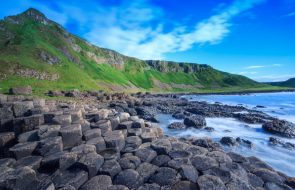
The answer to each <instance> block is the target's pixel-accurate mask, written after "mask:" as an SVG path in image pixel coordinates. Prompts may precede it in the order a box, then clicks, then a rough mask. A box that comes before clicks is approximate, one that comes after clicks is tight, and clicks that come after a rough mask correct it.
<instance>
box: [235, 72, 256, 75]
mask: <svg viewBox="0 0 295 190" xmlns="http://www.w3.org/2000/svg"><path fill="white" fill-rule="evenodd" d="M239 74H240V75H255V74H257V72H256V71H243V72H240V73H239Z"/></svg>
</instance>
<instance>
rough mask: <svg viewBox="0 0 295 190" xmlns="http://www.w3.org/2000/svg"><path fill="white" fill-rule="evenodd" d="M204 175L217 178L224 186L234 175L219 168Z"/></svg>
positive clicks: (213, 168) (212, 169) (207, 171)
mask: <svg viewBox="0 0 295 190" xmlns="http://www.w3.org/2000/svg"><path fill="white" fill-rule="evenodd" d="M203 174H207V175H213V176H217V177H219V178H220V179H221V181H223V183H224V184H226V183H228V182H229V181H230V180H231V178H232V173H231V172H230V171H228V170H224V169H221V168H219V167H217V166H215V167H212V168H210V169H209V170H205V171H203Z"/></svg>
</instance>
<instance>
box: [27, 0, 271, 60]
mask: <svg viewBox="0 0 295 190" xmlns="http://www.w3.org/2000/svg"><path fill="white" fill-rule="evenodd" d="M27 1H30V2H31V4H33V5H34V7H36V8H38V9H40V10H41V11H42V12H44V13H45V14H46V15H47V16H49V18H51V19H53V20H55V21H57V22H59V23H61V24H62V25H64V26H65V25H66V24H68V23H69V22H71V21H74V22H75V24H77V25H78V27H77V28H78V29H79V30H80V31H78V33H79V34H80V35H81V34H82V37H84V38H86V39H87V40H88V41H90V42H91V43H94V44H96V45H98V46H101V47H106V48H110V49H114V50H117V51H119V52H121V53H123V54H126V55H129V56H134V57H138V58H142V59H164V58H165V54H166V53H172V52H179V51H185V50H188V49H190V48H192V47H193V46H195V45H204V44H217V43H220V42H221V41H222V40H223V39H224V38H225V37H226V36H227V35H228V34H229V33H230V30H231V25H232V24H233V23H232V19H233V18H234V17H235V16H238V15H239V14H240V13H242V12H245V11H248V10H249V9H251V8H252V7H254V6H256V5H258V4H260V3H263V2H264V1H266V0H233V2H232V3H231V4H224V3H223V4H222V6H221V5H220V6H218V5H216V6H217V7H218V8H217V9H215V12H216V13H215V14H214V15H212V16H209V18H207V19H204V20H201V21H196V22H195V25H194V26H187V25H184V24H183V23H176V22H175V21H170V20H169V19H168V18H167V17H166V15H165V12H164V10H162V9H161V8H159V7H156V6H155V5H152V4H150V3H149V0H137V1H129V0H122V1H119V2H116V3H115V4H113V5H110V4H107V5H105V4H102V2H101V1H95V0H85V2H84V1H83V2H84V4H85V6H84V5H81V1H79V0H72V1H70V2H69V3H67V4H65V3H64V2H63V1H55V2H54V3H55V4H56V5H57V6H58V7H59V9H60V10H58V9H57V10H56V9H52V8H49V7H48V6H46V4H43V3H42V2H41V1H40V2H36V1H33V0H27ZM197 9H198V8H196V12H197V11H198V10H197Z"/></svg>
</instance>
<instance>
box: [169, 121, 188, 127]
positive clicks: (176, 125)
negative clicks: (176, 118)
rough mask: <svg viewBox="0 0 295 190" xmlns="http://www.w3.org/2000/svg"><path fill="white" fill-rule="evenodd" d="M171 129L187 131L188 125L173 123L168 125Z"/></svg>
mask: <svg viewBox="0 0 295 190" xmlns="http://www.w3.org/2000/svg"><path fill="white" fill-rule="evenodd" d="M168 128H169V129H185V128H186V125H185V124H183V123H182V122H173V123H171V124H169V125H168Z"/></svg>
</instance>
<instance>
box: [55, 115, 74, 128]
mask: <svg viewBox="0 0 295 190" xmlns="http://www.w3.org/2000/svg"><path fill="white" fill-rule="evenodd" d="M71 123H72V117H71V115H70V114H67V115H55V116H54V117H53V118H52V124H55V125H62V126H65V125H70V124H71Z"/></svg>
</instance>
